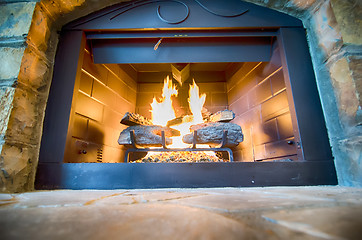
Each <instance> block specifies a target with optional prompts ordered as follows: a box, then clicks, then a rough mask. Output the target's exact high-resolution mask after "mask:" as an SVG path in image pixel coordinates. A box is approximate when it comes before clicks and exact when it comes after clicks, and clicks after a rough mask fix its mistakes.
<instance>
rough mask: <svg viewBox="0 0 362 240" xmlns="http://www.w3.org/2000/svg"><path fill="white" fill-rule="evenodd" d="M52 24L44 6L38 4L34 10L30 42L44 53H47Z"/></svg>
mask: <svg viewBox="0 0 362 240" xmlns="http://www.w3.org/2000/svg"><path fill="white" fill-rule="evenodd" d="M52 22H53V21H52V19H50V18H49V17H48V15H47V13H46V10H45V9H44V8H43V7H42V5H41V4H37V5H36V7H35V9H34V16H33V19H32V22H31V26H30V30H29V36H28V40H29V41H30V42H31V43H32V44H34V45H35V46H36V47H37V49H38V50H40V51H42V52H46V51H47V48H48V41H49V38H50V35H51V26H52Z"/></svg>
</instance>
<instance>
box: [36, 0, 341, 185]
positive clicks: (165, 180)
mask: <svg viewBox="0 0 362 240" xmlns="http://www.w3.org/2000/svg"><path fill="white" fill-rule="evenodd" d="M164 2H166V3H167V2H169V3H171V4H176V5H179V6H178V7H182V9H183V11H181V13H182V14H181V17H179V19H177V20H175V19H172V20H167V19H166V18H167V16H170V15H167V14H164V13H163V12H162V9H163V8H162V4H163V3H164ZM204 2H205V1H196V0H182V1H173V0H170V1H155V0H154V1H152V0H142V1H132V2H130V3H121V4H117V5H114V6H112V7H109V8H106V9H104V10H101V11H99V12H96V13H93V14H91V15H89V16H86V17H84V18H81V19H79V20H76V21H74V22H72V23H70V24H68V25H66V26H64V27H63V29H62V32H61V34H60V41H59V44H58V50H57V55H56V59H55V66H54V73H53V80H52V84H51V89H50V93H49V99H48V104H47V108H46V113H45V120H44V127H43V135H42V142H41V149H40V156H39V163H38V169H37V176H36V182H35V186H36V189H115V188H126V189H132V188H171V187H241V186H245V187H246V186H298V185H335V184H337V178H336V172H335V167H334V161H333V156H332V153H331V150H330V144H329V140H328V135H327V131H326V127H325V121H324V116H323V113H322V107H321V104H320V100H319V95H318V91H317V87H316V82H315V76H314V71H313V66H312V63H311V59H310V55H309V48H308V45H307V42H306V35H305V30H304V28H303V26H302V23H301V21H300V20H298V19H295V18H293V17H290V16H288V15H285V14H282V13H279V12H276V11H274V10H270V9H267V8H263V7H260V6H256V5H254V4H250V3H246V2H245V3H244V2H240V1H236V2H237V3H232V4H231V2H233V1H230V8H229V9H226V10H227V11H226V10H225V9H224V8H221V9H224V10H225V11H226V12H225V11H224V12H222V13H220V12H217V11H216V10H217V9H218V8H217V6H218V4H219V5H220V4H225V3H223V2H222V1H211V2H212V6H210V7H209V6H207V4H205V3H204ZM233 4H238V5H235V6H234V5H233ZM160 5H161V7H160ZM220 6H221V5H220ZM154 10H156V12H155V11H154ZM133 11H141V13H143V14H144V15H143V16H144V17H143V18H142V19H140V18H137V14H134V15H132V12H133ZM235 11H237V12H235ZM178 12H179V11H178ZM138 14H139V13H138ZM109 16H113V17H112V18H111V19H110V17H109ZM171 16H172V14H171ZM145 30H147V31H145ZM175 33H177V34H175ZM167 34H169V35H167ZM192 34H194V36H198V37H200V36H201V37H220V36H221V37H230V38H231V37H235V36H236V37H241V38H242V37H245V38H247V37H260V36H265V37H273V38H276V41H277V43H278V46H279V48H280V55H281V60H282V65H283V69H284V70H283V74H284V78H285V79H286V82H285V83H286V88H287V95H288V101H289V107H290V113H291V116H292V123H293V129H294V130H295V132H294V135H295V141H296V143H297V144H298V150H297V153H298V158H299V161H296V162H225V163H172V164H170V163H132V164H131V163H64V162H63V158H64V149H65V143H66V138H67V131H68V124H69V116H70V112H71V106H72V96H73V91H74V87H75V86H74V84H75V79H76V78H77V77H79V76H77V74H79V71H78V69H79V65H81V63H80V61H81V59H82V54H83V51H82V50H83V49H84V46H85V42H86V41H87V39H88V40H91V39H97V41H99V40H101V41H102V40H105V41H108V40H109V39H119V38H127V37H128V38H135V37H137V38H160V36H163V37H167V36H168V37H179V38H180V37H182V38H188V37H192ZM248 54H249V56H252V54H253V52H252V50H250V51H246V53H245V56H246V57H247V56H248ZM227 57H228V56H227V54H225V55H223V56H220V58H227Z"/></svg>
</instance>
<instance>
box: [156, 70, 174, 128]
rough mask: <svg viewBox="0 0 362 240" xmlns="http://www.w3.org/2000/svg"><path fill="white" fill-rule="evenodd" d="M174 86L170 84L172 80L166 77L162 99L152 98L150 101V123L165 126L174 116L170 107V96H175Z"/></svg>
mask: <svg viewBox="0 0 362 240" xmlns="http://www.w3.org/2000/svg"><path fill="white" fill-rule="evenodd" d="M177 94H178V92H177V90H176V86H173V85H172V80H170V79H169V77H168V76H167V78H166V79H165V81H164V83H163V88H162V99H161V100H160V102H158V101H157V100H156V98H153V101H152V103H151V107H152V110H151V115H152V123H153V124H154V125H160V126H166V124H167V122H168V121H170V120H172V119H174V118H175V117H176V115H175V110H174V109H173V107H172V99H171V97H172V96H177Z"/></svg>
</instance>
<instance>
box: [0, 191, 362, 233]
mask: <svg viewBox="0 0 362 240" xmlns="http://www.w3.org/2000/svg"><path fill="white" fill-rule="evenodd" d="M361 198H362V189H359V188H341V187H272V188H219V189H217V188H211V189H165V190H111V191H102V190H98V191H96V190H93V191H91V190H82V191H71V190H61V191H42V192H32V193H23V194H11V195H10V194H0V238H1V239H25V238H26V239H30V240H31V239H75V238H76V239H80V240H82V239H87V240H88V239H261V240H264V239H303V240H304V239H314V240H315V239H360V236H361V234H362V230H361V228H360V226H361V224H362V218H361V214H362V201H361Z"/></svg>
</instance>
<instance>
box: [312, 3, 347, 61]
mask: <svg viewBox="0 0 362 240" xmlns="http://www.w3.org/2000/svg"><path fill="white" fill-rule="evenodd" d="M312 15H313V16H312V19H311V21H312V24H313V25H312V26H313V27H314V30H315V33H316V35H317V38H318V45H319V47H320V48H322V49H323V52H324V54H325V55H326V56H330V54H331V53H332V52H334V51H335V50H336V49H339V48H340V47H341V46H342V43H343V41H342V36H341V34H340V27H339V25H338V23H337V21H336V18H335V16H334V13H333V10H332V7H331V4H330V3H329V1H326V2H325V3H324V4H323V5H321V6H320V7H319V8H318V9H317V10H316V11H315V12H314V13H312Z"/></svg>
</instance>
